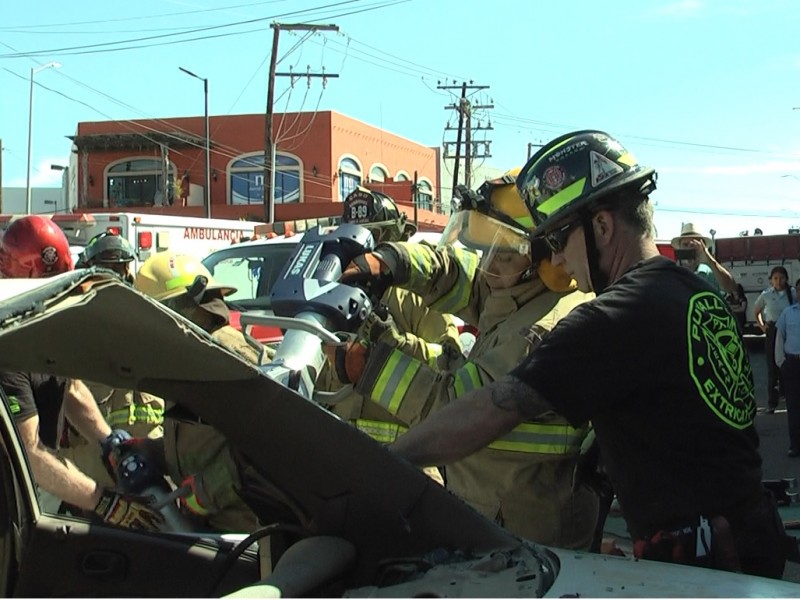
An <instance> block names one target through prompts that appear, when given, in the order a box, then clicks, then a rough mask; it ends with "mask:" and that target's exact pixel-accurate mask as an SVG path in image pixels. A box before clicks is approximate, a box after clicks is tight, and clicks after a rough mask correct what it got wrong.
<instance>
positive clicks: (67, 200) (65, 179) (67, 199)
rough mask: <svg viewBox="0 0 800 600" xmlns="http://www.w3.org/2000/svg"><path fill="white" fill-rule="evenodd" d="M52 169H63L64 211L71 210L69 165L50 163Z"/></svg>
mask: <svg viewBox="0 0 800 600" xmlns="http://www.w3.org/2000/svg"><path fill="white" fill-rule="evenodd" d="M50 170H51V171H61V192H62V197H63V198H64V212H69V211H70V200H71V199H70V197H69V196H70V194H69V167H67V166H64V165H50Z"/></svg>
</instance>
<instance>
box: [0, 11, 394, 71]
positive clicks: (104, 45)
mask: <svg viewBox="0 0 800 600" xmlns="http://www.w3.org/2000/svg"><path fill="white" fill-rule="evenodd" d="M363 1H364V0H342V1H340V2H335V3H332V4H325V5H322V6H317V7H314V8H307V9H303V10H295V11H291V12H286V13H281V14H277V15H272V16H268V17H258V18H254V19H247V20H244V21H236V22H233V23H224V24H221V25H210V26H207V27H197V28H193V29H187V30H185V31H182V32H178V33H168V34H159V35H153V36H144V37H139V38H131V39H127V40H118V41H114V42H101V43H97V44H85V45H82V46H70V47H64V48H51V49H48V50H36V51H32V52H16V53H14V54H0V58H33V57H37V56H50V55H53V54H58V55H59V56H73V55H82V54H97V53H101V52H120V51H125V50H135V49H141V48H151V47H156V46H168V45H173V44H183V43H188V42H195V41H202V40H209V39H216V38H221V37H229V36H232V35H246V34H249V33H256V32H263V30H262V29H251V30H247V31H235V32H228V33H220V34H216V35H204V36H198V37H193V38H190V39H182V40H171V41H165V42H154V43H148V44H139V45H133V46H125V47H123V48H114V47H110V46H118V45H122V44H132V43H135V42H146V41H151V40H159V39H164V38H172V37H176V36H182V35H190V34H194V33H201V32H205V31H215V30H219V29H225V28H229V27H238V26H242V25H252V24H254V23H262V22H265V21H272V20H275V19H281V18H285V17H295V16H300V15H305V14H308V13H325V12H330V11H331V9H333V8H335V7H339V6H342V5H345V4H351V3H354V2H363ZM408 1H410V0H390V1H386V0H381V1H380V2H376V3H374V4H371V5H367V6H365V8H363V9H361V10H358V11H351V12H345V13H337V14H333V15H325V16H323V15H320V16H319V19H322V18H326V19H336V18H341V17H345V16H349V15H352V14H357V13H361V12H368V11H373V10H379V9H382V8H387V7H389V6H394V5H396V4H401V3H404V2H408ZM319 19H312V20H319Z"/></svg>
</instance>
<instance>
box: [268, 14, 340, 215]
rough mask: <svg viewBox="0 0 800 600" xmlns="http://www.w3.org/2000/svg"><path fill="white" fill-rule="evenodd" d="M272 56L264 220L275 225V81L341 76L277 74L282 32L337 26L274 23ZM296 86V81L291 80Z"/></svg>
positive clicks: (307, 73)
mask: <svg viewBox="0 0 800 600" xmlns="http://www.w3.org/2000/svg"><path fill="white" fill-rule="evenodd" d="M270 27H272V56H271V57H270V61H269V82H268V85H267V112H266V123H265V126H264V186H263V189H264V220H265V221H266V222H267V223H274V222H275V198H274V194H275V170H276V169H275V162H276V159H275V157H276V154H277V144H278V140H276V139H275V138H274V135H273V132H272V129H273V127H272V125H273V123H272V121H273V118H274V111H273V104H274V101H275V78H276V77H292V78H295V77H307V78H308V79H309V82H310V81H311V78H312V77H321V78H323V83H324V81H325V80H326V79H327V78H328V77H339V75H337V74H331V73H325V72H323V73H311V72H306V73H303V74H298V73H277V72H276V69H277V67H278V39H279V38H280V34H281V31H339V27H338V26H336V25H306V24H303V23H294V24H285V23H272V24H271V25H270ZM292 84H294V79H292Z"/></svg>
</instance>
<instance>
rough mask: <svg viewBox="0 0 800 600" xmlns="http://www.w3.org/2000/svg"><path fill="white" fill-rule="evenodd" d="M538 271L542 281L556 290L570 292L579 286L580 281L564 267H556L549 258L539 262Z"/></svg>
mask: <svg viewBox="0 0 800 600" xmlns="http://www.w3.org/2000/svg"><path fill="white" fill-rule="evenodd" d="M536 272H537V273H538V275H539V279H541V280H542V283H544V284H545V285H546V286H547V288H548V289H549V290H552V291H554V292H569V291H570V290H575V289H577V288H578V283H577V282H576V281H575V280H574V279H572V277H570V276H569V275H567V272H566V271H565V270H564V269H563V268H562V267H554V266H553V263H551V262H550V259H549V258H543V259H542V260H541V261H540V262H539V266H538V267H537V269H536Z"/></svg>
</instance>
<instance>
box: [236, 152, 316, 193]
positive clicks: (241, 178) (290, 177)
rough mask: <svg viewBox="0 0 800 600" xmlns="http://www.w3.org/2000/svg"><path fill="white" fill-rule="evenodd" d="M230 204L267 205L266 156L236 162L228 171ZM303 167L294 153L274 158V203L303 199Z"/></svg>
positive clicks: (249, 156)
mask: <svg viewBox="0 0 800 600" xmlns="http://www.w3.org/2000/svg"><path fill="white" fill-rule="evenodd" d="M228 173H229V175H228V178H229V184H230V189H231V194H230V203H231V204H263V203H264V153H263V152H256V153H253V154H249V155H246V156H242V157H239V158H237V159H236V160H234V161H233V162H232V163H231V165H230V167H229V168H228ZM302 179H303V178H302V166H301V165H300V160H299V159H298V158H296V157H294V156H292V155H291V154H283V153H281V152H278V153H277V154H276V155H275V190H274V191H273V198H275V204H290V203H294V202H300V200H301V193H300V187H301V181H302Z"/></svg>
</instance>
